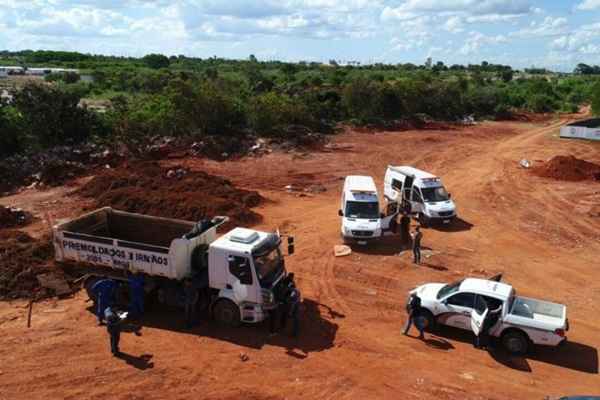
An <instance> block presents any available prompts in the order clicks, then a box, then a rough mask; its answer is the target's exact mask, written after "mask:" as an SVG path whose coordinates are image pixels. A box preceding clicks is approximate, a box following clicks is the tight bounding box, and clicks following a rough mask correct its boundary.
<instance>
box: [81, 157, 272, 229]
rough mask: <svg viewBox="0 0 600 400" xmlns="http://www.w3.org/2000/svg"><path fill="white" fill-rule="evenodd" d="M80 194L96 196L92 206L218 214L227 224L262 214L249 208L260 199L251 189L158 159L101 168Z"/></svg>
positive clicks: (194, 217)
mask: <svg viewBox="0 0 600 400" xmlns="http://www.w3.org/2000/svg"><path fill="white" fill-rule="evenodd" d="M78 194H80V195H82V196H84V197H89V198H93V199H95V204H94V207H105V206H110V207H113V208H116V209H118V210H123V211H129V212H136V213H141V214H147V215H154V216H159V217H167V218H178V219H184V220H190V221H199V220H201V219H204V218H212V217H214V216H216V215H226V216H228V217H229V218H230V222H229V224H228V225H229V226H226V227H225V228H226V229H228V228H231V227H233V226H247V225H251V224H255V223H257V222H259V221H260V220H261V216H260V215H259V214H257V213H255V212H253V211H252V210H251V208H252V207H256V206H257V205H259V204H260V203H261V201H262V200H263V199H262V197H261V196H260V195H259V194H258V193H257V192H255V191H247V190H243V189H238V188H236V187H235V186H233V184H232V183H231V182H230V181H228V180H226V179H224V178H221V177H218V176H214V175H209V174H207V173H205V172H200V171H188V170H186V169H184V168H177V167H171V168H163V167H161V166H160V165H159V163H158V162H156V161H145V162H131V163H127V164H124V165H122V166H121V167H119V168H115V169H110V170H105V171H103V172H102V173H101V174H100V175H98V176H96V177H95V178H93V179H92V180H91V181H89V182H88V183H87V184H86V185H84V186H83V187H82V188H81V189H79V190H78Z"/></svg>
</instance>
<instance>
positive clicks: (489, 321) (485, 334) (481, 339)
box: [475, 304, 502, 349]
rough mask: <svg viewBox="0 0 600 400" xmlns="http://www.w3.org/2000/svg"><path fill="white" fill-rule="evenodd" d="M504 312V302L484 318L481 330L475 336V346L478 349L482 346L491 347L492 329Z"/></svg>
mask: <svg viewBox="0 0 600 400" xmlns="http://www.w3.org/2000/svg"><path fill="white" fill-rule="evenodd" d="M501 313H502V304H499V305H498V307H496V308H495V309H493V310H490V311H488V314H487V315H486V316H485V318H484V319H483V322H482V324H481V331H479V335H477V336H476V337H475V347H476V348H478V349H482V348H484V347H485V348H491V347H492V344H491V343H492V342H491V340H490V337H491V335H490V331H491V330H492V328H493V327H494V326H495V325H496V323H497V322H498V320H499V319H500V314H501Z"/></svg>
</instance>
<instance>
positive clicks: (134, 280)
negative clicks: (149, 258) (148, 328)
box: [128, 272, 145, 319]
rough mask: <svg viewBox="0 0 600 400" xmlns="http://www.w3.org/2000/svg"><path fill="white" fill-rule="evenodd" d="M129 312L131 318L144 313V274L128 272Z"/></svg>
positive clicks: (138, 316) (139, 316)
mask: <svg viewBox="0 0 600 400" xmlns="http://www.w3.org/2000/svg"><path fill="white" fill-rule="evenodd" d="M128 281H129V313H130V315H131V317H132V318H133V319H135V318H141V316H142V315H143V314H144V296H145V292H144V275H142V274H141V273H131V272H130V273H129V276H128Z"/></svg>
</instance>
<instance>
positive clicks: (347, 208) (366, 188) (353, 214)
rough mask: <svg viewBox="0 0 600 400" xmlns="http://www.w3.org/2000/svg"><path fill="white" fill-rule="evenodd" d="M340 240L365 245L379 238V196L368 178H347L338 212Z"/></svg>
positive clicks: (371, 179)
mask: <svg viewBox="0 0 600 400" xmlns="http://www.w3.org/2000/svg"><path fill="white" fill-rule="evenodd" d="M338 213H339V215H340V217H342V238H343V239H344V242H352V241H356V242H358V243H359V244H365V243H366V242H367V241H368V240H370V239H373V238H378V237H380V236H381V214H380V211H379V196H378V195H377V188H376V187H375V182H374V181H373V178H371V177H370V176H358V175H351V176H347V177H346V180H345V181H344V190H343V192H342V199H341V204H340V210H339V211H338Z"/></svg>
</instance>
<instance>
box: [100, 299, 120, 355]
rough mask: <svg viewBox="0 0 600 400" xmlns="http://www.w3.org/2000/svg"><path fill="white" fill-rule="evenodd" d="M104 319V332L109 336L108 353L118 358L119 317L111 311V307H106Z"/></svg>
mask: <svg viewBox="0 0 600 400" xmlns="http://www.w3.org/2000/svg"><path fill="white" fill-rule="evenodd" d="M104 319H105V320H106V330H107V331H108V334H109V336H110V351H111V353H112V355H113V356H119V355H120V354H121V352H120V351H119V340H120V339H121V322H122V320H121V317H119V316H118V315H117V313H116V312H114V311H113V310H112V308H111V307H107V308H106V310H105V311H104Z"/></svg>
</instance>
